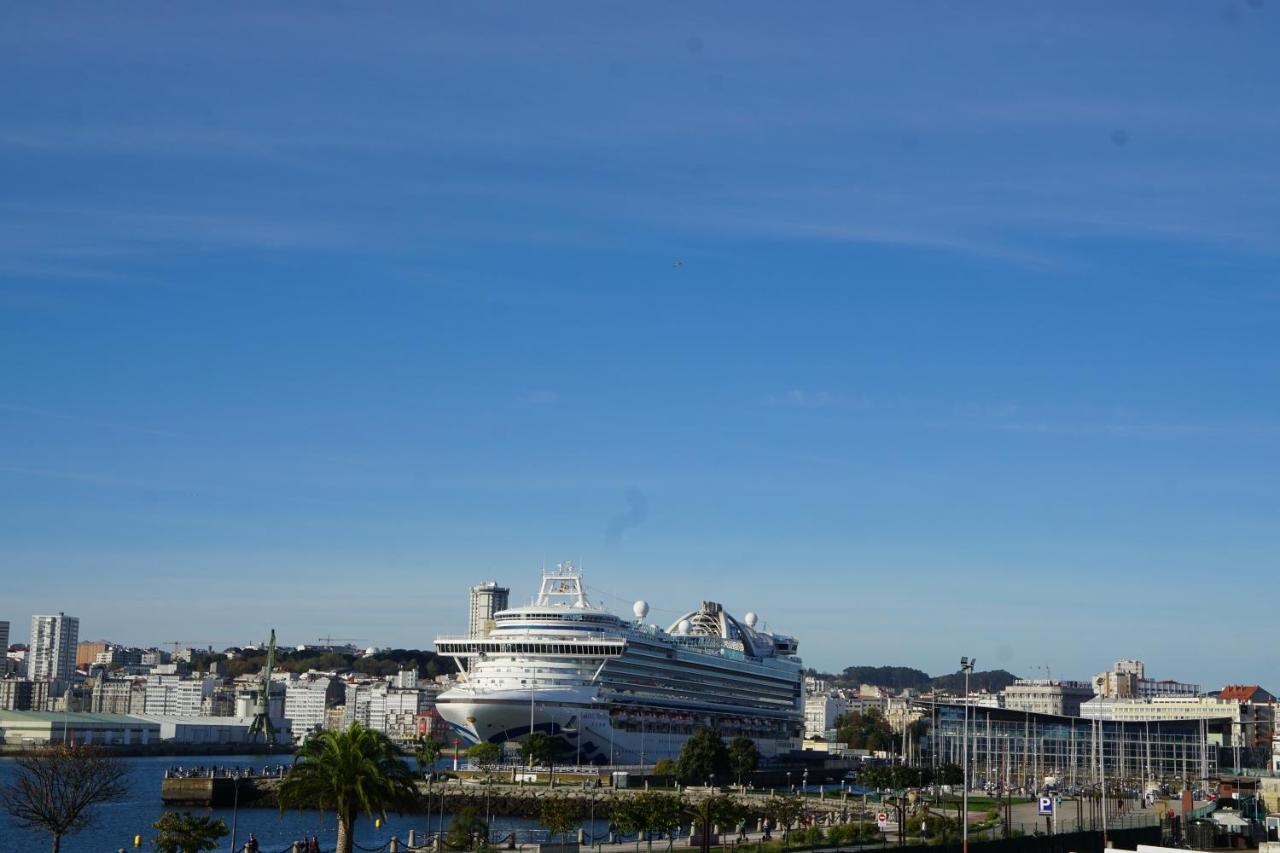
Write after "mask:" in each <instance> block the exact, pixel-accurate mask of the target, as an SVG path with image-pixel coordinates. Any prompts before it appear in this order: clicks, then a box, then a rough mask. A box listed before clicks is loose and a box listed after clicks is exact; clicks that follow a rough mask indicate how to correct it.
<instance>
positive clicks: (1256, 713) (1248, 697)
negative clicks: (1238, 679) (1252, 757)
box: [1218, 684, 1276, 747]
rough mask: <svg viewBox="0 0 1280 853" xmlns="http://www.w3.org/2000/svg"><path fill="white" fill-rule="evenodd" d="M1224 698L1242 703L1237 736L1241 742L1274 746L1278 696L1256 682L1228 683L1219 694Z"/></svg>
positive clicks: (1255, 745)
mask: <svg viewBox="0 0 1280 853" xmlns="http://www.w3.org/2000/svg"><path fill="white" fill-rule="evenodd" d="M1218 695H1219V696H1220V697H1221V698H1222V699H1225V700H1228V701H1231V702H1239V703H1240V721H1239V722H1238V723H1237V724H1236V736H1237V738H1238V740H1239V742H1240V743H1242V744H1244V745H1245V746H1252V747H1269V746H1272V739H1273V738H1274V737H1275V718H1276V715H1275V705H1276V697H1275V696H1273V695H1271V693H1269V692H1267V691H1266V690H1263V689H1262V688H1261V687H1259V686H1258V685H1256V684H1228V685H1227V686H1226V687H1224V688H1222V692H1221V693H1219V694H1218Z"/></svg>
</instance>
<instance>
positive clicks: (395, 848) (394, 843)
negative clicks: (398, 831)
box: [387, 835, 400, 853]
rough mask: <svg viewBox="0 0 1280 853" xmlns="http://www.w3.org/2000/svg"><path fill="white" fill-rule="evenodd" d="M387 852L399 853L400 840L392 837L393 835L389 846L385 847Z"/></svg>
mask: <svg viewBox="0 0 1280 853" xmlns="http://www.w3.org/2000/svg"><path fill="white" fill-rule="evenodd" d="M387 852H388V853H400V839H399V838H397V837H396V836H394V835H393V836H391V843H390V844H389V845H387Z"/></svg>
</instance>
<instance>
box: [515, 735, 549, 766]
mask: <svg viewBox="0 0 1280 853" xmlns="http://www.w3.org/2000/svg"><path fill="white" fill-rule="evenodd" d="M555 751H556V745H555V741H554V740H552V739H551V738H550V737H549V736H548V735H547V734H546V733H545V732H533V733H532V734H530V735H528V736H526V737H525V739H524V740H522V741H520V756H521V758H523V759H524V763H525V764H527V765H529V766H530V767H546V766H548V765H550V764H551V759H552V758H554V757H555Z"/></svg>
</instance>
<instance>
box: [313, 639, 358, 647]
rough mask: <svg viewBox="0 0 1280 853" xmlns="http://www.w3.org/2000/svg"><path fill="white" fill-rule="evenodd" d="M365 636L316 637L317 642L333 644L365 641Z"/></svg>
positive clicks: (327, 644)
mask: <svg viewBox="0 0 1280 853" xmlns="http://www.w3.org/2000/svg"><path fill="white" fill-rule="evenodd" d="M364 641H365V638H364V637H316V642H318V643H324V644H325V645H326V646H332V645H333V644H334V643H363V642H364Z"/></svg>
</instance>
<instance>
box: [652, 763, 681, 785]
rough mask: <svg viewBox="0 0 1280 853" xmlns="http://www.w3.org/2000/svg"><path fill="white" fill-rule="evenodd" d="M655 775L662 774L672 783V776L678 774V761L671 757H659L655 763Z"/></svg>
mask: <svg viewBox="0 0 1280 853" xmlns="http://www.w3.org/2000/svg"><path fill="white" fill-rule="evenodd" d="M653 775H654V776H661V777H663V778H665V779H666V780H667V782H668V783H670V781H671V777H673V776H675V775H676V763H675V762H674V761H672V760H671V759H670V758H659V759H658V760H657V761H655V762H654V764H653Z"/></svg>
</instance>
